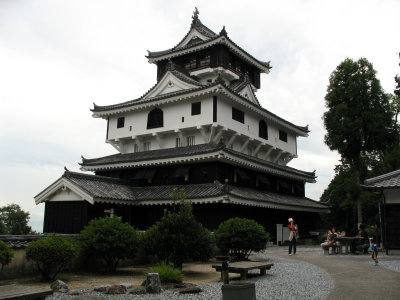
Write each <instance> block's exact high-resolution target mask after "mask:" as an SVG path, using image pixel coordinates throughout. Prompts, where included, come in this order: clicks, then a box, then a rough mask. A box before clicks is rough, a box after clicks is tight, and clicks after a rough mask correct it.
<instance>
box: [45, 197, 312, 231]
mask: <svg viewBox="0 0 400 300" xmlns="http://www.w3.org/2000/svg"><path fill="white" fill-rule="evenodd" d="M111 208H113V209H114V212H115V215H117V216H120V217H122V221H123V222H128V223H129V224H131V225H132V226H134V227H135V228H136V229H140V230H146V229H148V228H149V227H151V226H152V225H153V224H154V223H155V222H157V221H158V220H160V219H161V218H162V216H163V215H164V211H165V210H169V211H171V210H173V207H172V206H171V205H154V206H151V205H149V206H129V205H116V204H106V203H95V204H94V205H92V204H90V203H88V202H84V201H76V202H73V201H71V202H47V203H46V207H45V218H44V228H43V232H44V233H53V232H54V233H79V232H80V231H81V230H82V229H83V227H85V226H86V225H87V224H88V222H89V221H90V220H92V219H94V218H101V217H105V216H108V215H109V213H107V212H105V211H108V210H109V209H111ZM193 213H194V215H195V217H196V219H197V220H198V221H199V222H200V223H202V224H203V226H205V227H206V228H208V229H210V230H215V229H217V228H218V226H219V224H221V223H222V222H223V221H225V220H228V219H230V218H233V217H239V218H248V219H253V220H255V221H256V222H258V223H260V224H261V225H263V226H264V227H265V228H266V230H267V231H268V232H269V233H270V234H271V236H275V235H276V224H284V225H286V224H287V220H288V218H289V217H291V218H294V219H295V220H296V223H297V224H298V225H299V228H300V234H303V235H304V234H308V231H310V230H312V229H315V228H316V226H317V225H318V222H319V216H318V214H316V213H308V212H289V211H284V210H278V209H268V208H260V207H251V206H244V205H236V204H223V203H210V204H194V205H193Z"/></svg>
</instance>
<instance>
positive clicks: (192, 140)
mask: <svg viewBox="0 0 400 300" xmlns="http://www.w3.org/2000/svg"><path fill="white" fill-rule="evenodd" d="M186 141H187V145H188V146H193V145H195V136H194V135H191V136H187V137H186Z"/></svg>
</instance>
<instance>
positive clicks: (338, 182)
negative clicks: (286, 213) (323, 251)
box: [320, 165, 379, 235]
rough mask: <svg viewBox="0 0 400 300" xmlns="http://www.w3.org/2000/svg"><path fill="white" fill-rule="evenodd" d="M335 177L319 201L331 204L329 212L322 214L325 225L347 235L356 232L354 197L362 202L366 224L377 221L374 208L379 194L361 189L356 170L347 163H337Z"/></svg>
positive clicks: (355, 204)
mask: <svg viewBox="0 0 400 300" xmlns="http://www.w3.org/2000/svg"><path fill="white" fill-rule="evenodd" d="M335 173H336V174H335V177H334V178H333V179H332V181H331V182H330V184H329V185H328V187H327V188H326V189H325V191H324V193H323V194H322V196H321V199H320V201H321V202H324V203H328V204H329V205H330V206H331V213H330V214H329V215H326V216H324V217H323V218H322V219H323V220H324V225H325V226H326V227H332V226H334V227H336V229H338V230H344V231H346V232H347V233H348V234H349V235H352V234H356V233H357V232H356V228H357V220H356V217H357V203H356V202H354V199H358V198H360V199H361V201H362V202H363V203H365V204H364V209H363V220H365V222H367V223H368V224H375V223H377V222H378V221H379V219H378V213H377V210H376V206H377V203H378V202H379V196H378V195H375V194H372V193H369V192H366V191H363V190H362V189H361V188H360V185H359V184H357V178H356V172H355V171H354V169H352V168H350V167H349V166H348V165H338V166H336V168H335Z"/></svg>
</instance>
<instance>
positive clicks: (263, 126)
mask: <svg viewBox="0 0 400 300" xmlns="http://www.w3.org/2000/svg"><path fill="white" fill-rule="evenodd" d="M258 136H259V137H260V138H263V139H266V140H268V126H267V123H265V121H264V120H260V122H259V123H258Z"/></svg>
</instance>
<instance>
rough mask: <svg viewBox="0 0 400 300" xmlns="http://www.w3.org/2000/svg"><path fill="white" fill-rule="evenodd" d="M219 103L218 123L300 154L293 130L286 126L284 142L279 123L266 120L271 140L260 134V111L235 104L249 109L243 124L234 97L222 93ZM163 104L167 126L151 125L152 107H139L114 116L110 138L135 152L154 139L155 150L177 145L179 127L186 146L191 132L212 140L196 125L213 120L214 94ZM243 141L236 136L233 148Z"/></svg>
mask: <svg viewBox="0 0 400 300" xmlns="http://www.w3.org/2000/svg"><path fill="white" fill-rule="evenodd" d="M199 101H200V102H201V114H200V115H194V116H192V115H191V108H192V103H193V102H199ZM217 105H218V108H217V114H218V115H217V124H218V125H220V126H223V127H225V128H229V129H231V130H234V131H236V132H238V133H239V134H243V135H245V136H249V137H251V138H254V139H257V140H259V141H261V142H263V143H266V144H269V145H272V146H273V147H276V148H278V149H282V150H283V151H286V152H289V153H291V154H296V137H295V135H294V134H293V133H291V132H289V131H287V130H285V129H283V130H284V131H286V132H287V135H288V141H287V143H286V142H283V141H281V140H280V139H279V127H278V126H277V125H276V124H275V123H272V122H268V121H266V122H267V125H268V140H265V139H262V138H260V137H259V136H258V129H259V121H260V118H261V117H260V115H258V114H256V113H255V112H253V111H251V110H249V109H247V108H245V107H241V106H240V105H235V104H234V107H235V108H237V109H239V110H242V111H243V112H244V113H245V123H244V124H243V123H240V122H238V121H236V120H233V119H232V102H231V101H229V100H224V98H223V97H218V101H217ZM159 108H160V109H162V110H163V113H164V126H163V127H160V128H153V129H147V128H146V127H147V116H148V113H149V112H150V111H151V110H152V108H151V109H150V108H149V109H143V110H137V111H133V112H130V113H129V114H126V115H119V116H113V117H111V118H110V120H109V132H108V139H109V140H115V139H119V140H120V144H122V146H121V152H122V153H132V152H134V144H135V143H137V144H138V145H139V147H140V151H143V142H151V150H156V149H160V148H173V147H175V140H176V137H179V134H178V133H177V131H180V132H181V133H182V135H183V138H181V140H182V143H183V146H186V136H188V135H195V136H196V144H203V143H206V142H208V139H204V137H203V136H202V135H201V133H200V132H199V130H198V129H196V128H197V127H199V126H202V125H211V124H213V97H212V96H208V97H202V98H196V99H195V100H191V101H185V102H181V103H172V104H165V105H160V106H159ZM121 116H124V117H125V124H124V127H123V128H117V119H118V118H119V117H121ZM182 117H183V118H184V122H182ZM155 133H157V134H158V135H159V138H156V137H155V136H153V134H155ZM132 139H133V140H132ZM242 142H243V141H241V140H240V139H239V140H235V142H234V145H233V149H234V150H239V149H240V148H241V147H242ZM266 150H267V149H261V150H260V152H259V153H258V155H257V156H259V157H260V156H262V155H263V154H265V151H266ZM247 151H248V150H247V148H246V149H244V150H243V152H245V153H247Z"/></svg>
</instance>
